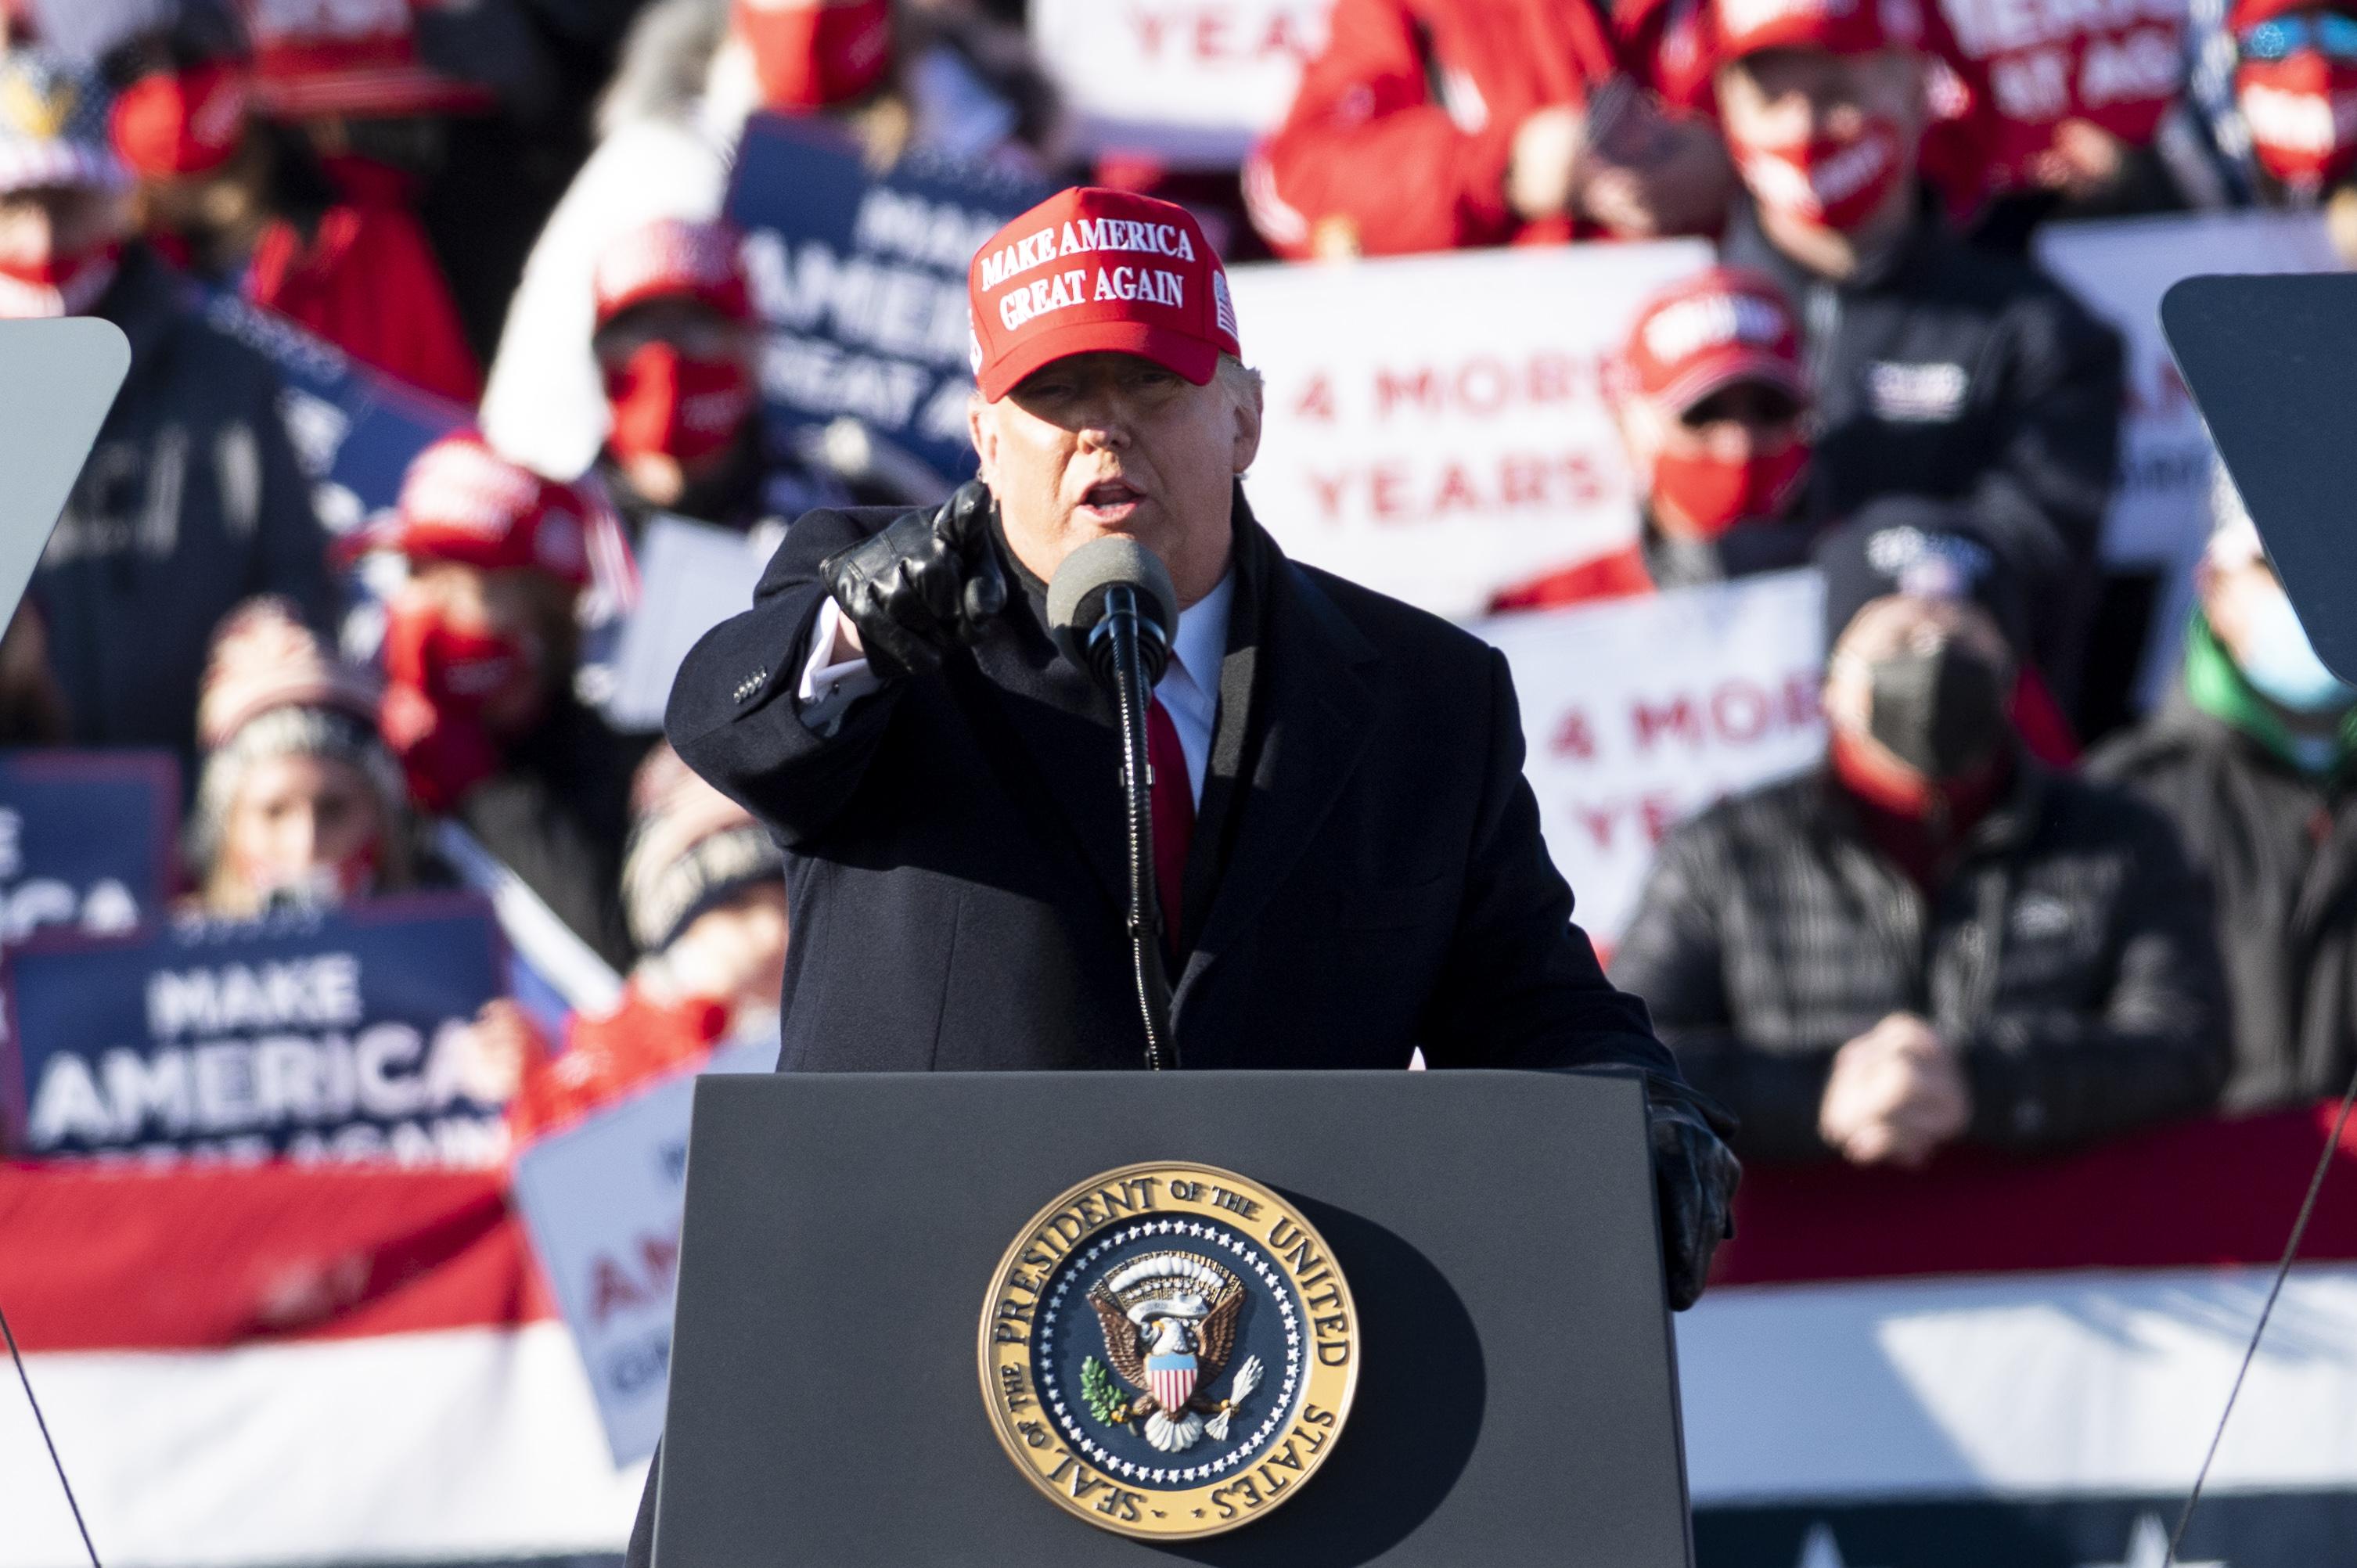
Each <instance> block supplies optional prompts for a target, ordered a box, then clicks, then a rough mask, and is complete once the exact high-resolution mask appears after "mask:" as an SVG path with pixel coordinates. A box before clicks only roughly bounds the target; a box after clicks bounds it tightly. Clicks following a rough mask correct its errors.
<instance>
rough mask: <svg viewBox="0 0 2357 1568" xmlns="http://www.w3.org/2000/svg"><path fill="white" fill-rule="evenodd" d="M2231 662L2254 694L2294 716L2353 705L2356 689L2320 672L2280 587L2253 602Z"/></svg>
mask: <svg viewBox="0 0 2357 1568" xmlns="http://www.w3.org/2000/svg"><path fill="white" fill-rule="evenodd" d="M2234 662H2235V664H2236V665H2237V666H2238V667H2239V668H2240V669H2241V670H2242V671H2243V678H2244V680H2246V681H2248V682H2250V683H2251V684H2252V686H2254V687H2255V688H2256V689H2257V691H2258V693H2259V695H2261V696H2263V697H2265V698H2266V699H2267V701H2269V702H2271V703H2275V704H2276V706H2278V707H2282V708H2287V709H2289V710H2290V711H2291V712H2293V713H2295V714H2330V713H2332V712H2334V711H2335V710H2338V709H2341V708H2346V707H2348V706H2350V705H2351V703H2357V686H2352V685H2351V684H2350V683H2349V682H2346V681H2343V680H2341V677H2339V676H2338V675H2335V674H2334V673H2333V672H2332V671H2330V670H2328V669H2327V668H2325V664H2324V660H2322V659H2320V658H2319V657H2318V656H2317V652H2316V645H2315V644H2314V643H2312V642H2310V641H2309V639H2308V632H2307V630H2306V629H2305V628H2302V627H2301V625H2300V624H2299V616H2298V612H2296V611H2295V610H2293V608H2292V607H2291V598H2290V596H2288V595H2287V594H2286V593H2285V592H2284V591H2283V590H2282V589H2281V588H2276V589H2273V590H2271V591H2269V592H2267V593H2266V594H2265V595H2263V596H2261V597H2260V598H2259V599H2258V601H2257V603H2256V605H2255V607H2254V609H2253V613H2252V618H2251V625H2250V631H2249V634H2248V635H2247V636H2246V637H2245V638H2244V645H2243V647H2242V649H2241V650H2240V651H2239V652H2238V653H2237V654H2236V655H2235V660H2234Z"/></svg>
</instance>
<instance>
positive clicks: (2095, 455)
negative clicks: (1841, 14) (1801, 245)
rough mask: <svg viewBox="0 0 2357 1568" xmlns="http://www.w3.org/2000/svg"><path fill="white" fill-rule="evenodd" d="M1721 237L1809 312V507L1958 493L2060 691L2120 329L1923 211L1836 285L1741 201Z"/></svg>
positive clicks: (2087, 594)
mask: <svg viewBox="0 0 2357 1568" xmlns="http://www.w3.org/2000/svg"><path fill="white" fill-rule="evenodd" d="M1723 248H1724V251H1725V254H1726V259H1727V261H1728V262H1730V263H1735V264H1738V265H1741V266H1747V267H1752V268H1756V269H1758V270H1759V271H1761V272H1764V273H1766V274H1769V275H1770V276H1771V277H1773V278H1775V279H1776V280H1777V281H1778V282H1779V283H1781V284H1782V285H1783V286H1784V289H1785V291H1786V292H1787V293H1788V294H1789V295H1791V296H1792V303H1793V305H1794V306H1795V307H1797V308H1798V309H1799V311H1800V313H1801V321H1802V330H1803V336H1804V338H1805V347H1806V351H1807V355H1808V360H1809V371H1810V376H1811V379H1812V381H1813V383H1814V385H1815V387H1816V389H1817V391H1816V399H1817V416H1818V419H1819V422H1820V433H1819V435H1818V437H1817V445H1816V456H1815V459H1814V461H1813V464H1812V465H1811V470H1810V471H1811V478H1810V493H1809V496H1808V499H1807V502H1806V505H1807V507H1808V509H1809V510H1810V512H1811V513H1812V514H1813V516H1815V517H1816V518H1817V519H1818V520H1819V521H1821V522H1835V521H1845V520H1846V519H1848V518H1849V517H1851V516H1852V515H1854V514H1855V513H1856V512H1857V510H1859V509H1860V508H1862V507H1863V506H1864V505H1865V504H1866V503H1867V502H1868V501H1871V500H1875V499H1879V498H1881V497H1885V496H1912V497H1921V498H1924V499H1932V500H1942V501H1948V502H1952V503H1953V504H1954V507H1955V512H1956V517H1957V520H1958V521H1962V522H1964V524H1966V525H1968V526H1969V527H1970V528H1971V529H1972V530H1973V532H1976V533H1978V534H1979V535H1980V536H1981V537H1983V538H1985V539H1986V540H1987V541H1988V542H1989V543H1990V544H1991V545H1992V546H1993V547H1994V548H1996V550H1997V551H1998V552H1999V553H2001V554H2002V555H2004V556H2005V558H2006V559H2007V563H2008V564H2010V565H2011V566H2012V567H2013V569H2014V570H2015V571H2016V572H2017V573H2018V574H2019V575H2020V576H2021V580H2022V584H2023V586H2024V587H2025V589H2026V590H2027V592H2028V594H2029V603H2030V609H2031V620H2032V625H2033V626H2035V627H2036V628H2037V633H2036V640H2035V652H2036V654H2037V657H2038V662H2039V665H2040V668H2041V669H2043V670H2044V671H2046V674H2047V677H2048V682H2049V684H2050V685H2051V686H2053V687H2054V688H2055V690H2056V691H2057V693H2060V694H2063V695H2065V697H2066V700H2067V695H2068V693H2070V692H2071V691H2072V690H2073V689H2074V688H2075V685H2076V680H2077V671H2078V667H2079V655H2080V645H2081V641H2082V639H2083V636H2084V631H2085V623H2086V616H2087V612H2088V610H2089V608H2090V607H2091V605H2092V596H2093V591H2094V585H2095V583H2096V577H2095V575H2094V573H2093V571H2092V570H2091V569H2090V567H2091V564H2092V563H2093V560H2094V557H2095V545H2096V542H2097V540H2098V538H2099V537H2100V534H2101V532H2102V527H2103V519H2104V509H2105V508H2106V507H2108V506H2109V505H2110V503H2111V497H2112V482H2113V474H2114V469H2115V466H2116V465H2117V462H2118V459H2119V426H2120V398H2121V390H2122V377H2123V374H2124V371H2123V369H2122V360H2121V349H2120V339H2119V336H2118V334H2116V333H2115V332H2114V331H2113V330H2112V329H2111V328H2109V327H2107V326H2105V325H2104V323H2103V322H2101V321H2099V320H2097V319H2096V318H2095V317H2093V316H2092V315H2090V314H2089V313H2088V312H2087V311H2086V309H2085V308H2084V307H2083V306H2081V305H2080V304H2079V303H2078V302H2077V301H2076V300H2074V299H2072V297H2071V296H2070V295H2068V294H2066V293H2064V292H2063V290H2062V288H2061V285H2059V284H2057V283H2055V282H2054V281H2053V280H2052V279H2051V278H2050V277H2048V276H2047V275H2046V274H2044V273H2041V272H2040V271H2039V270H2037V269H2036V268H2035V267H2033V266H2031V265H2029V263H2026V262H2022V261H2018V260H2012V259H2008V258H2006V257H2002V256H1997V255H1995V254H1992V253H1989V252H1985V251H1978V250H1974V249H1970V248H1968V247H1966V246H1965V245H1964V243H1963V242H1961V241H1959V240H1957V239H1956V238H1954V237H1953V235H1951V234H1950V233H1948V232H1947V231H1946V230H1945V229H1944V228H1943V226H1942V224H1941V222H1940V220H1938V219H1937V218H1936V217H1934V216H1932V214H1930V213H1929V212H1926V213H1925V214H1924V215H1923V216H1922V217H1921V219H1920V220H1918V221H1917V224H1916V227H1915V229H1914V230H1913V231H1912V232H1911V233H1910V234H1909V235H1908V237H1907V238H1906V240H1905V241H1904V242H1902V243H1901V244H1900V245H1899V246H1898V247H1897V248H1896V249H1895V250H1893V251H1892V252H1889V254H1887V255H1884V256H1881V257H1878V258H1875V259H1873V260H1872V261H1870V262H1869V263H1867V266H1866V267H1864V268H1863V269H1862V270H1861V271H1860V272H1859V273H1858V274H1857V275H1856V276H1854V277H1851V278H1849V279H1847V280H1846V281H1844V282H1842V283H1838V284H1835V283H1830V282H1827V281H1826V280H1824V279H1823V278H1820V277H1818V276H1816V275H1815V274H1813V273H1809V272H1807V271H1805V270H1803V268H1801V267H1800V266H1798V265H1796V264H1795V263H1792V261H1791V260H1789V259H1787V258H1786V257H1785V256H1784V255H1783V254H1782V253H1781V252H1779V251H1777V250H1776V249H1775V247H1774V246H1772V245H1770V244H1769V242H1768V241H1767V238H1766V236H1764V235H1763V234H1762V233H1761V232H1760V226H1759V221H1758V219H1757V218H1756V216H1755V215H1754V213H1753V211H1752V209H1750V207H1749V205H1748V204H1745V205H1742V206H1740V207H1739V208H1738V211H1737V212H1736V214H1735V216H1734V217H1733V218H1732V219H1731V220H1729V222H1728V226H1727V239H1726V242H1725V244H1724V247H1723Z"/></svg>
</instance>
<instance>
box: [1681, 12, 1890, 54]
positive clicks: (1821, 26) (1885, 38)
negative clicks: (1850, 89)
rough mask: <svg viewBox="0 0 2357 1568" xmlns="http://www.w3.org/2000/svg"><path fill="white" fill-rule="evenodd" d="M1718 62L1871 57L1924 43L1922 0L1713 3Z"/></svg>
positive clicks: (1712, 20)
mask: <svg viewBox="0 0 2357 1568" xmlns="http://www.w3.org/2000/svg"><path fill="white" fill-rule="evenodd" d="M1711 22H1712V28H1711V31H1712V37H1713V38H1714V39H1715V41H1716V44H1717V51H1718V58H1719V59H1722V60H1735V59H1742V58H1743V57H1744V56H1746V55H1754V54H1759V53H1760V52H1762V51H1763V50H1767V49H1792V48H1805V49H1823V50H1824V51H1825V52H1826V53H1828V54H1836V55H1870V54H1879V53H1881V52H1882V51H1883V50H1884V49H1895V48H1907V49H1911V48H1920V47H1921V44H1922V41H1923V13H1922V11H1921V6H1920V0H1711Z"/></svg>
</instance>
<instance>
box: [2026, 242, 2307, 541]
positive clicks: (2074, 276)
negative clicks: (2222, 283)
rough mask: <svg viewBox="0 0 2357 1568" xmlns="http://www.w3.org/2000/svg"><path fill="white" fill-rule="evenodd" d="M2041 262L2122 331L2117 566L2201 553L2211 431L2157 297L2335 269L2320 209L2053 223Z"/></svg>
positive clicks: (2114, 514)
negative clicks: (2189, 286)
mask: <svg viewBox="0 0 2357 1568" xmlns="http://www.w3.org/2000/svg"><path fill="white" fill-rule="evenodd" d="M2038 259H2039V260H2040V263H2043V264H2044V265H2045V267H2046V269H2047V270H2048V271H2049V272H2050V273H2052V274H2054V275H2055V276H2056V277H2057V278H2058V279H2060V280H2061V282H2062V284H2063V285H2065V286H2067V287H2068V288H2069V289H2070V290H2071V292H2072V293H2073V294H2075V295H2078V296H2079V298H2080V300H2081V301H2082V302H2083V303H2084V304H2085V305H2086V306H2087V307H2088V308H2089V309H2090V310H2093V312H2095V313H2096V314H2097V315H2098V316H2101V317H2104V319H2105V320H2107V321H2109V322H2110V323H2111V324H2112V325H2113V326H2114V327H2115V328H2118V329H2119V332H2120V335H2121V336H2122V337H2123V338H2126V339H2127V356H2128V386H2127V407H2126V410H2125V411H2124V413H2125V417H2124V419H2123V421H2122V423H2121V425H2120V488H2119V492H2118V494H2117V495H2115V497H2114V498H2113V500H2112V510H2111V515H2110V517H2109V518H2107V519H2106V520H2105V521H2104V556H2105V557H2106V558H2107V559H2108V560H2110V561H2111V562H2113V563H2114V564H2140V565H2170V564H2176V563H2178V562H2179V561H2181V560H2182V559H2184V557H2185V553H2186V550H2187V547H2188V544H2189V542H2190V544H2191V545H2192V546H2194V547H2195V548H2196V549H2197V550H2198V547H2199V546H2200V544H2201V528H2202V526H2203V522H2204V513H2203V511H2202V501H2203V498H2204V497H2205V496H2206V495H2207V494H2208V492H2209V489H2210V461H2211V449H2210V437H2209V435H2208V434H2207V433H2205V432H2204V431H2203V429H2202V427H2201V413H2200V412H2199V411H2198V410H2196V409H2195V408H2194V406H2193V399H2192V397H2191V396H2190V394H2189V393H2188V392H2186V390H2185V383H2184V382H2183V381H2179V379H2178V375H2177V363H2176V361H2175V360H2172V359H2171V358H2170V357H2169V344H2168V343H2167V341H2166V340H2164V339H2163V338H2162V337H2161V335H2160V296H2161V295H2164V294H2166V293H2168V292H2169V286H2170V285H2173V284H2175V283H2177V282H2179V280H2181V279H2184V278H2190V277H2194V276H2198V275H2200V274H2205V273H2321V272H2338V271H2340V270H2341V263H2340V261H2339V260H2338V259H2337V258H2336V257H2335V255H2334V253H2333V250H2332V241H2331V239H2330V236H2329V235H2328V234H2327V233H2326V232H2325V228H2324V218H2323V215H2322V214H2320V213H2315V212H2217V213H2197V214H2193V215H2190V216H2176V217H2164V218H2123V219H2115V220H2107V221H2104V222H2100V223H2092V222H2091V223H2054V224H2049V225H2048V226H2047V227H2046V228H2044V229H2042V230H2040V231H2039V236H2038Z"/></svg>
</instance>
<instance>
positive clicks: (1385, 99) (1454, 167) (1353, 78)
mask: <svg viewBox="0 0 2357 1568" xmlns="http://www.w3.org/2000/svg"><path fill="white" fill-rule="evenodd" d="M1621 69H1622V61H1621V51H1620V48H1619V46H1618V44H1617V43H1616V41H1615V39H1614V37H1613V34H1612V32H1611V29H1610V27H1609V25H1608V24H1607V23H1606V21H1605V20H1604V19H1603V17H1602V16H1600V15H1599V14H1598V11H1597V10H1596V9H1595V7H1594V6H1593V5H1591V4H1590V0H1337V4H1336V5H1335V6H1334V16H1333V27H1332V32H1331V36H1330V41H1329V43H1328V44H1327V46H1326V52H1325V53H1323V54H1322V55H1320V56H1318V59H1314V60H1312V61H1311V62H1310V63H1309V68H1308V70H1306V71H1304V72H1303V73H1302V78H1301V87H1300V90H1299V91H1298V92H1297V94H1296V96H1295V98H1294V100H1293V108H1292V109H1291V111H1290V112H1288V113H1286V117H1285V123H1284V124H1282V125H1280V126H1278V127H1277V129H1276V132H1275V134H1274V135H1272V136H1271V137H1270V138H1269V139H1268V141H1267V142H1266V143H1265V144H1264V145H1262V146H1261V148H1260V149H1259V150H1258V151H1257V152H1255V153H1254V155H1253V158H1252V161H1251V163H1250V164H1249V165H1248V166H1246V168H1245V171H1244V195H1245V199H1246V201H1247V203H1248V204H1249V205H1250V207H1251V209H1252V217H1253V221H1254V224H1255V225H1256V226H1257V227H1258V228H1259V229H1260V231H1261V233H1262V234H1263V236H1264V237H1265V238H1266V239H1267V241H1268V242H1269V244H1270V245H1271V246H1272V247H1273V248H1275V251H1276V252H1277V253H1278V254H1280V255H1284V256H1294V257H1298V256H1305V255H1308V254H1310V253H1312V252H1313V251H1315V250H1316V249H1318V236H1319V233H1320V231H1321V230H1322V229H1324V228H1326V227H1327V226H1329V225H1339V226H1340V227H1341V228H1342V229H1343V230H1344V231H1345V234H1346V236H1347V238H1348V239H1349V240H1350V241H1351V242H1353V243H1355V246H1356V248H1357V249H1359V250H1361V251H1363V252H1367V253H1368V254H1371V255H1372V254H1382V253H1391V252H1404V251H1446V250H1455V249H1459V248H1462V247H1465V246H1471V245H1500V244H1511V243H1519V242H1536V241H1546V240H1565V239H1569V238H1571V237H1572V236H1573V234H1574V233H1575V231H1576V230H1575V226H1574V223H1573V220H1569V219H1566V218H1554V219H1548V220H1544V221H1542V222H1537V223H1525V222H1524V221H1523V220H1522V219H1521V218H1520V217H1518V216H1517V215H1516V214H1515V213H1514V211H1513V209H1512V208H1510V207H1508V206H1507V204H1506V164H1507V159H1508V157H1509V156H1510V154H1511V153H1512V147H1513V140H1514V132H1515V131H1516V130H1517V129H1518V128H1519V127H1520V126H1521V124H1522V123H1523V119H1524V118H1525V117H1526V116H1528V115H1529V114H1530V113H1532V111H1534V110H1536V109H1543V108H1547V107H1549V106H1552V105H1555V104H1570V105H1573V106H1575V107H1581V106H1585V104H1586V103H1587V96H1588V90H1589V88H1590V86H1591V85H1592V84H1594V83H1598V82H1601V81H1606V80H1607V79H1609V78H1610V77H1611V76H1613V75H1614V74H1616V73H1617V72H1619V71H1620V70H1621Z"/></svg>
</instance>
